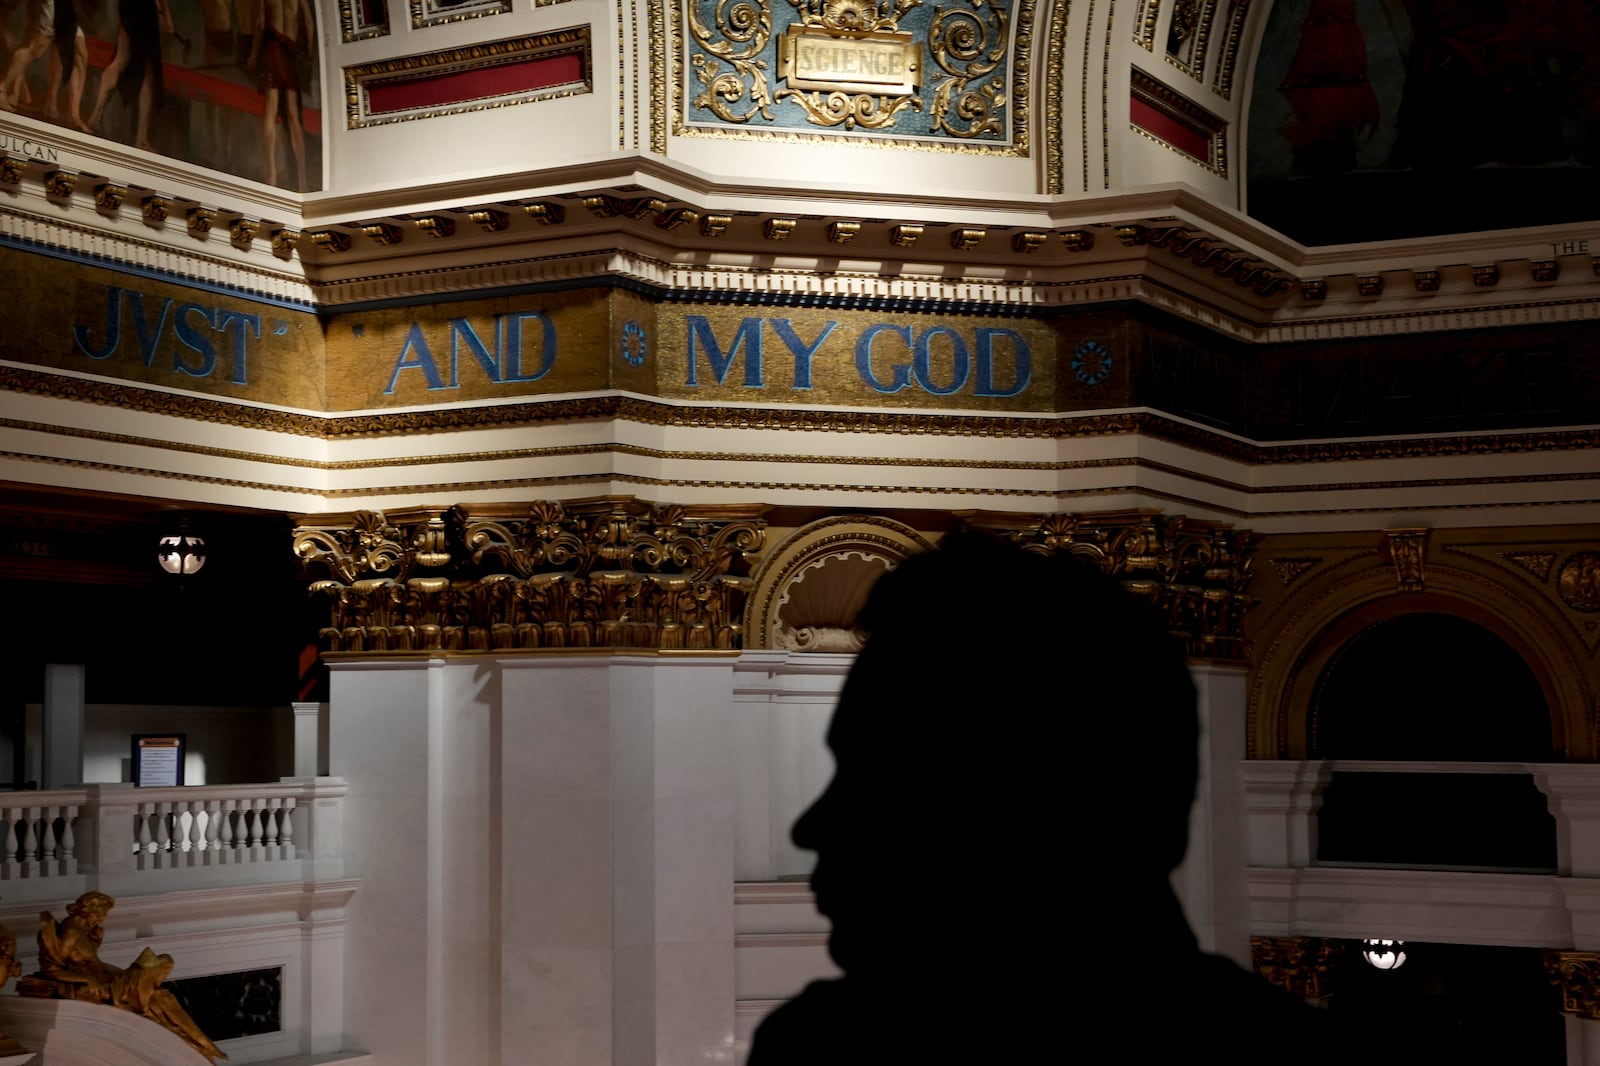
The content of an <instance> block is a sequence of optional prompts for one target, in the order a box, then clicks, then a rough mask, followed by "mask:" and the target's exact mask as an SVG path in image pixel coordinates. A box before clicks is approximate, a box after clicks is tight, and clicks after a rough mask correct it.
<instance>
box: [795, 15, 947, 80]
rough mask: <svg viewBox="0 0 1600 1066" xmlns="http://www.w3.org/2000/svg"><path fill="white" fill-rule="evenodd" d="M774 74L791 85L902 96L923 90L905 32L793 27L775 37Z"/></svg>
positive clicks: (918, 58)
mask: <svg viewBox="0 0 1600 1066" xmlns="http://www.w3.org/2000/svg"><path fill="white" fill-rule="evenodd" d="M778 76H779V77H781V78H783V80H784V81H785V82H786V83H788V85H789V87H790V88H792V89H803V90H807V91H817V92H847V93H872V94H874V95H879V96H905V95H908V94H910V93H914V92H917V91H918V90H920V89H921V88H922V61H921V55H920V50H919V49H918V48H917V45H916V41H915V40H914V39H913V37H912V35H911V34H909V33H900V32H894V31H890V30H874V31H872V32H869V33H853V34H848V35H840V34H833V33H828V32H827V31H826V30H822V29H819V28H818V27H815V26H801V25H793V26H790V27H789V31H788V33H787V34H785V35H784V36H783V37H781V38H779V41H778Z"/></svg>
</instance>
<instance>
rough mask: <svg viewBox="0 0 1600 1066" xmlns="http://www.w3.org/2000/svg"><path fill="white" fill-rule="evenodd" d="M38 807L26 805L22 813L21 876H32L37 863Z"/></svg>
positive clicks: (36, 868) (35, 870)
mask: <svg viewBox="0 0 1600 1066" xmlns="http://www.w3.org/2000/svg"><path fill="white" fill-rule="evenodd" d="M38 825H39V808H37V807H28V808H26V809H25V810H24V813H23V827H22V876H23V877H32V876H33V875H34V874H35V873H36V872H37V870H38V865H39V829H38Z"/></svg>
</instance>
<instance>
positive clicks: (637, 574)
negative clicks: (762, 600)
mask: <svg viewBox="0 0 1600 1066" xmlns="http://www.w3.org/2000/svg"><path fill="white" fill-rule="evenodd" d="M763 510H764V508H763V507H760V506H736V507H696V508H685V507H677V506H663V505H651V504H648V503H644V502H641V501H639V500H635V499H632V498H626V497H599V498H595V499H590V500H580V501H575V502H567V503H556V502H550V501H540V502H536V503H534V504H532V505H529V506H525V507H520V508H507V507H493V506H479V507H472V508H467V507H461V506H457V507H453V508H450V509H448V510H442V509H427V510H421V511H415V512H407V513H406V514H403V515H400V514H396V515H392V516H391V515H383V514H379V513H377V512H372V511H361V512H357V513H356V514H354V515H344V516H332V517H330V518H323V519H316V520H312V519H306V520H303V521H302V523H301V525H300V527H299V528H297V529H296V530H295V535H294V552H295V554H296V556H297V557H298V558H299V559H300V560H301V563H302V564H303V566H304V568H305V571H306V573H307V575H308V576H310V577H313V578H315V580H313V581H312V583H311V584H310V592H311V595H312V596H313V597H314V598H315V599H316V600H318V601H319V602H320V603H322V604H323V605H324V607H325V608H326V610H327V618H326V624H325V625H324V626H322V628H321V633H320V636H321V643H322V647H323V650H324V651H329V652H363V653H392V652H414V651H512V650H525V649H535V648H592V647H604V648H636V649H656V650H669V651H670V650H689V651H714V650H722V651H726V650H737V649H739V648H741V647H742V646H743V641H744V625H743V613H744V603H745V599H746V597H747V596H748V595H749V593H750V590H751V587H752V583H751V579H750V568H751V564H752V562H753V561H754V560H755V558H756V556H757V554H758V553H759V552H760V551H761V548H762V546H763V543H764V539H765V522H764V521H763V519H762V518H761V513H762V511H763Z"/></svg>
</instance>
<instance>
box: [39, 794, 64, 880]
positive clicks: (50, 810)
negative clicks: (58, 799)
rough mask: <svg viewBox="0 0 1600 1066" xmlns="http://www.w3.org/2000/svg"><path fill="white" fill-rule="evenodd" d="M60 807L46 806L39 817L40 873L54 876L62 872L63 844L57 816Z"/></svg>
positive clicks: (43, 875) (44, 875) (42, 875)
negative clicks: (57, 827) (57, 828)
mask: <svg viewBox="0 0 1600 1066" xmlns="http://www.w3.org/2000/svg"><path fill="white" fill-rule="evenodd" d="M60 810H61V808H60V807H55V806H50V807H45V808H43V809H42V810H41V811H40V817H39V875H40V876H41V877H52V876H55V875H56V874H59V873H60V872H61V865H60V863H61V845H60V843H59V841H60V837H59V836H58V835H57V830H56V818H57V815H58V812H59V811H60Z"/></svg>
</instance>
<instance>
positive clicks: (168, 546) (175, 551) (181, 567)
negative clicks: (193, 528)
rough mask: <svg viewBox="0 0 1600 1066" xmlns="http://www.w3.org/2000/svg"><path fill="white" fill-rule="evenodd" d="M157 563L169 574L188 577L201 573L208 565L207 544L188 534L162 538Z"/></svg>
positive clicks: (157, 552) (176, 534)
mask: <svg viewBox="0 0 1600 1066" xmlns="http://www.w3.org/2000/svg"><path fill="white" fill-rule="evenodd" d="M156 561H157V562H159V563H160V564H161V569H163V570H165V571H166V572H167V573H169V574H176V575H178V576H180V577H187V576H188V575H190V574H196V573H199V572H200V568H201V567H202V566H204V565H206V542H205V541H204V540H202V539H201V538H200V537H194V536H190V535H189V534H188V533H175V534H172V535H171V536H166V537H162V538H161V544H160V547H159V548H157V550H156Z"/></svg>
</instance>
